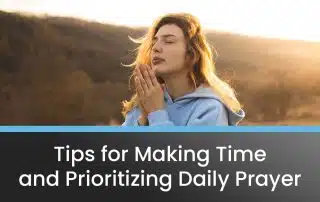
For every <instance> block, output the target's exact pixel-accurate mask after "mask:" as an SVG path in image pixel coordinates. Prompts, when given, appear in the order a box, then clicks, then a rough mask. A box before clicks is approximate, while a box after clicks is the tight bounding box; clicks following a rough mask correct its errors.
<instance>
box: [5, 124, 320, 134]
mask: <svg viewBox="0 0 320 202" xmlns="http://www.w3.org/2000/svg"><path fill="white" fill-rule="evenodd" d="M0 132H276V133H279V132H294V133H297V132H298V133H303V132H320V126H187V127H186V126H169V127H168V126H162V127H160V126H159V127H141V126H139V127H133V126H132V127H131V126H126V127H121V126H0Z"/></svg>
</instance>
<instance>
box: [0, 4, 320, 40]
mask: <svg viewBox="0 0 320 202" xmlns="http://www.w3.org/2000/svg"><path fill="white" fill-rule="evenodd" d="M0 9H1V10H7V11H27V12H32V13H37V14H49V15H58V16H72V17H79V18H82V19H88V20H94V21H98V22H102V23H113V24H118V25H127V26H150V25H151V24H152V22H153V20H154V19H156V18H157V17H158V16H160V15H163V14H165V13H170V12H190V13H192V14H194V15H196V16H197V17H198V18H199V20H200V22H201V23H202V25H203V27H204V28H205V29H213V30H217V31H226V32H233V33H239V34H245V35H252V36H262V37H272V38H282V39H298V40H308V41H320V3H318V2H317V1H316V0H303V1H302V0H264V1H262V0H156V1H152V0H111V1H110V0H108V1H107V0H0Z"/></svg>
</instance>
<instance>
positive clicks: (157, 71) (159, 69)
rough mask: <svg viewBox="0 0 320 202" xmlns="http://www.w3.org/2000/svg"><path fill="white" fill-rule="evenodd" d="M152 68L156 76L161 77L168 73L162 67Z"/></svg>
mask: <svg viewBox="0 0 320 202" xmlns="http://www.w3.org/2000/svg"><path fill="white" fill-rule="evenodd" d="M153 68H154V72H155V74H156V76H162V75H166V74H169V73H170V71H168V69H167V68H166V67H164V66H160V65H157V66H154V67H153Z"/></svg>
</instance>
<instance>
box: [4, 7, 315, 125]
mask: <svg viewBox="0 0 320 202" xmlns="http://www.w3.org/2000/svg"><path fill="white" fill-rule="evenodd" d="M144 32H145V29H133V28H128V27H121V26H114V25H107V24H100V23H96V22H88V21H84V20H79V19H73V18H61V17H43V18H38V17H32V16H23V15H19V14H15V13H7V12H0V33H1V38H0V123H1V124H97V123H98V124H106V123H109V120H111V119H115V120H117V121H120V122H121V121H122V117H121V116H120V102H121V101H122V100H124V99H126V98H129V97H130V95H131V92H129V90H128V76H129V74H130V70H129V69H128V68H124V67H122V66H121V63H124V64H128V63H130V62H131V61H132V60H133V57H134V52H133V51H132V50H134V48H135V47H136V46H135V44H133V43H132V42H131V41H130V40H129V39H128V36H132V37H139V36H142V34H143V33H144ZM207 38H208V39H209V41H210V43H211V44H212V45H214V46H215V48H216V49H217V51H218V54H219V55H218V60H217V70H218V73H219V74H220V75H221V76H222V77H223V78H225V79H227V80H228V81H229V82H230V83H231V84H232V85H233V87H234V88H235V89H236V91H237V92H238V94H239V98H240V101H242V103H243V105H244V108H245V110H246V112H247V114H248V116H247V119H246V122H245V123H250V124H266V123H270V122H271V123H272V124H274V123H280V124H281V123H285V122H287V121H291V120H294V123H295V124H308V123H311V122H312V124H316V123H319V122H320V121H319V122H317V120H320V111H319V109H320V104H319V102H318V100H319V96H320V83H319V79H318V77H319V76H318V75H320V68H319V67H320V54H319V53H320V43H311V42H304V41H285V40H276V39H263V38H257V37H248V36H240V35H235V34H227V33H218V32H213V31H210V32H207ZM257 103H259V104H257ZM310 120H311V121H310ZM313 121H315V122H314V123H313Z"/></svg>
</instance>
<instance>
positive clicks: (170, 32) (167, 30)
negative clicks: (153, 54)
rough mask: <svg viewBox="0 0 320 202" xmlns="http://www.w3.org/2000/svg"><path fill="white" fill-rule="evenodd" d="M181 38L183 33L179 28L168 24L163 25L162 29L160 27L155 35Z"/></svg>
mask: <svg viewBox="0 0 320 202" xmlns="http://www.w3.org/2000/svg"><path fill="white" fill-rule="evenodd" d="M170 36H171V37H177V38H180V37H183V32H182V30H181V29H180V27H178V26H177V25H174V24H168V25H163V26H162V27H160V29H159V30H158V32H157V33H156V35H155V37H157V38H158V37H170Z"/></svg>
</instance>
